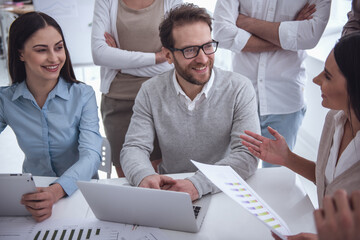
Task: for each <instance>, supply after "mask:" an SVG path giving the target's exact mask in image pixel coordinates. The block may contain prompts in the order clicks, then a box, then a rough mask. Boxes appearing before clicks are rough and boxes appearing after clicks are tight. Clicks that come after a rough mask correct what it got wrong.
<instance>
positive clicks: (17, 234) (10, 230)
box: [0, 217, 36, 240]
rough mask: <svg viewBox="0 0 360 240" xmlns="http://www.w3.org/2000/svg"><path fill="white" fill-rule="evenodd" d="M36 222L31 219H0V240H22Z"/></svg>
mask: <svg viewBox="0 0 360 240" xmlns="http://www.w3.org/2000/svg"><path fill="white" fill-rule="evenodd" d="M35 224H36V222H35V221H34V220H33V219H32V218H31V217H0V240H24V239H27V238H28V236H29V234H31V232H32V231H33V229H34V227H35Z"/></svg>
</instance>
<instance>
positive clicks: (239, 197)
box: [191, 160, 291, 239]
mask: <svg viewBox="0 0 360 240" xmlns="http://www.w3.org/2000/svg"><path fill="white" fill-rule="evenodd" d="M191 162H192V163H193V164H194V165H195V166H196V167H197V168H198V169H199V170H200V171H201V172H202V173H203V174H204V175H205V176H206V177H207V178H208V179H209V180H210V181H211V182H213V183H214V184H215V185H216V186H217V187H218V188H219V189H221V190H222V191H223V192H224V193H225V194H226V195H228V196H229V197H230V198H232V199H233V200H235V201H236V202H237V203H239V204H240V205H241V206H242V207H244V208H245V209H246V210H247V211H249V212H250V213H251V214H253V215H254V216H256V217H257V218H258V219H259V220H261V222H262V223H264V224H265V225H266V226H267V227H268V228H269V229H270V230H271V231H273V232H274V233H276V235H278V236H279V237H280V238H281V239H286V237H285V236H286V235H291V232H290V230H289V227H288V226H287V225H286V223H285V222H284V221H283V220H282V219H281V218H280V217H279V216H278V215H277V214H276V213H275V211H274V210H273V209H271V208H270V206H268V205H267V204H266V202H265V201H264V200H263V199H262V198H261V197H260V196H258V195H257V194H256V192H255V191H254V190H253V189H252V188H251V187H250V186H249V185H248V184H247V183H246V182H245V181H244V180H243V179H242V178H241V177H240V176H239V175H238V174H237V173H236V172H235V171H234V170H233V169H232V168H231V167H229V166H220V165H208V164H203V163H199V162H196V161H194V160H191Z"/></svg>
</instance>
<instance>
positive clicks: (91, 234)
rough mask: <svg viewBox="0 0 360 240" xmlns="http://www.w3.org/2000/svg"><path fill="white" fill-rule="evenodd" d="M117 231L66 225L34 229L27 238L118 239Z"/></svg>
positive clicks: (45, 239)
mask: <svg viewBox="0 0 360 240" xmlns="http://www.w3.org/2000/svg"><path fill="white" fill-rule="evenodd" d="M118 236H119V233H118V231H116V230H111V229H104V228H100V227H90V228H89V227H87V228H85V227H79V226H67V227H62V228H55V229H40V230H39V229H36V230H35V231H34V232H33V235H32V236H31V237H30V238H29V239H33V240H86V239H101V240H102V239H108V240H118V239H119V238H118Z"/></svg>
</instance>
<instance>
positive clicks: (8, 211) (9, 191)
mask: <svg viewBox="0 0 360 240" xmlns="http://www.w3.org/2000/svg"><path fill="white" fill-rule="evenodd" d="M35 191H36V187H35V183H34V180H33V178H32V175H31V174H30V173H24V174H21V173H17V174H10V173H2V174H0V193H1V197H0V216H26V215H30V213H29V212H28V211H27V210H26V208H25V206H24V205H22V204H21V203H20V201H21V197H22V195H23V194H25V193H31V192H35Z"/></svg>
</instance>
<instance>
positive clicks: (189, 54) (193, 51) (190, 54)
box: [169, 40, 219, 59]
mask: <svg viewBox="0 0 360 240" xmlns="http://www.w3.org/2000/svg"><path fill="white" fill-rule="evenodd" d="M218 44H219V42H217V41H215V40H213V41H212V42H208V43H205V44H203V45H201V46H190V47H186V48H183V49H179V48H169V49H170V50H171V51H173V52H174V51H181V52H182V54H183V55H184V58H186V59H191V58H194V57H196V56H197V55H199V51H200V49H202V50H203V51H204V53H205V54H206V55H210V54H213V53H214V52H216V50H217V47H218Z"/></svg>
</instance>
